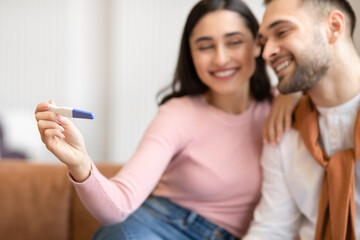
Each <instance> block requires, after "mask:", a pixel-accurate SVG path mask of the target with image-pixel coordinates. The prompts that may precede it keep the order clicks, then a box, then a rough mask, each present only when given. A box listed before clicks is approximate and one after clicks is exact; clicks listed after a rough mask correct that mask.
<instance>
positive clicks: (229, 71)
mask: <svg viewBox="0 0 360 240" xmlns="http://www.w3.org/2000/svg"><path fill="white" fill-rule="evenodd" d="M235 71H236V70H235V69H234V70H227V71H223V72H216V73H214V75H215V76H216V77H227V76H230V75H231V74H233V73H235Z"/></svg>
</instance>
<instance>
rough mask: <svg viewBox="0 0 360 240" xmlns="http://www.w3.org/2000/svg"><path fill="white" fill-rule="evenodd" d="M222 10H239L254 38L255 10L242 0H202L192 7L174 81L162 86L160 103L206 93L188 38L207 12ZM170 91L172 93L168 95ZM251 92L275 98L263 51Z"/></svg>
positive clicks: (257, 25) (256, 23)
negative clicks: (253, 11)
mask: <svg viewBox="0 0 360 240" xmlns="http://www.w3.org/2000/svg"><path fill="white" fill-rule="evenodd" d="M219 9H225V10H230V11H234V12H237V13H238V14H239V15H240V16H241V17H242V18H243V20H244V22H245V24H246V26H247V27H248V28H249V30H250V31H251V33H252V35H253V38H254V40H255V39H256V36H257V32H258V28H259V24H258V22H257V20H256V18H255V16H254V15H253V13H252V12H251V11H250V9H249V8H248V7H247V5H246V4H245V3H244V2H243V1H241V0H203V1H200V2H198V3H197V4H196V5H195V6H194V7H193V8H192V10H191V11H190V14H189V16H188V18H187V20H186V24H185V28H184V31H183V35H182V39H181V43H180V52H179V58H178V61H177V66H176V69H175V75H174V78H173V82H172V83H171V85H170V86H168V87H166V88H164V89H162V90H161V91H160V92H159V93H158V95H157V96H158V97H160V96H163V97H162V98H161V100H160V103H159V105H161V104H163V103H165V102H167V101H168V100H170V99H172V98H177V97H182V96H186V95H190V96H192V95H198V94H202V93H205V92H206V91H207V90H208V89H209V88H208V87H207V86H206V85H205V84H204V83H202V81H201V80H200V78H199V76H198V75H197V73H196V70H195V66H194V63H193V60H192V56H191V51H190V44H189V38H190V35H191V33H192V30H193V29H194V27H195V25H196V24H197V23H198V22H199V20H200V19H201V18H202V17H203V16H204V15H206V14H207V13H210V12H213V11H216V10H219ZM169 90H170V93H168V94H166V92H169ZM250 91H251V94H252V96H253V97H254V98H255V99H256V100H258V101H263V100H266V99H269V100H271V99H272V94H271V85H270V80H269V77H268V75H267V73H266V65H265V61H264V60H263V59H262V58H261V54H260V56H259V57H258V58H256V69H255V72H254V75H253V76H252V77H251V79H250Z"/></svg>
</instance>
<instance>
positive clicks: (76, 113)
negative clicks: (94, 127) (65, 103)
mask: <svg viewBox="0 0 360 240" xmlns="http://www.w3.org/2000/svg"><path fill="white" fill-rule="evenodd" d="M49 105H50V109H49V110H50V111H51V112H54V113H56V114H59V115H61V116H64V117H71V118H86V119H94V114H93V113H91V112H87V111H83V110H79V109H75V108H68V107H57V106H54V105H52V104H49Z"/></svg>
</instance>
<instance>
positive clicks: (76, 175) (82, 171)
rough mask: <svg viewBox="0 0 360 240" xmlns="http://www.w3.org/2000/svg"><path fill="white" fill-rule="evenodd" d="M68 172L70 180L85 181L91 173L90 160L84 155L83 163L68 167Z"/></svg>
mask: <svg viewBox="0 0 360 240" xmlns="http://www.w3.org/2000/svg"><path fill="white" fill-rule="evenodd" d="M68 170H69V173H70V175H71V176H72V178H73V179H74V180H75V181H76V182H83V181H85V180H86V179H87V178H88V177H89V176H90V173H91V159H90V157H89V156H88V155H87V154H86V155H85V156H84V159H83V161H82V162H81V163H80V164H78V165H73V166H68Z"/></svg>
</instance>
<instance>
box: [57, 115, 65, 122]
mask: <svg viewBox="0 0 360 240" xmlns="http://www.w3.org/2000/svg"><path fill="white" fill-rule="evenodd" d="M56 119H57V120H58V121H59V122H63V121H64V118H63V117H62V116H60V115H57V117H56Z"/></svg>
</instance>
